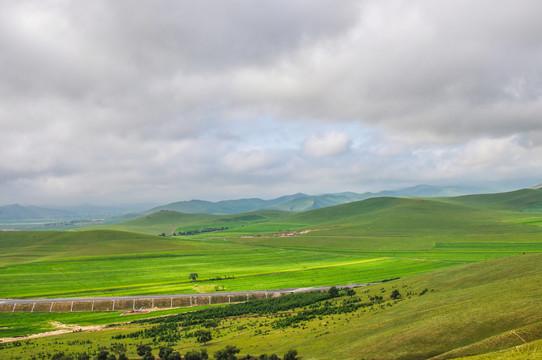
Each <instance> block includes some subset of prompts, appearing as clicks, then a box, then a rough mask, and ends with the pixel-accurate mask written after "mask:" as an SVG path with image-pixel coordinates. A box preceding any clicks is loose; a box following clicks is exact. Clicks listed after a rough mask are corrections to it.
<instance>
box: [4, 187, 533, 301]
mask: <svg viewBox="0 0 542 360" xmlns="http://www.w3.org/2000/svg"><path fill="white" fill-rule="evenodd" d="M538 219H540V220H541V221H542V217H540V218H538ZM536 220H537V218H536V216H533V214H525V213H517V212H516V213H514V212H509V211H494V210H488V209H480V208H475V207H472V206H470V205H469V206H467V205H464V204H458V203H452V202H450V200H449V199H445V200H438V199H437V200H434V199H396V198H374V199H368V200H365V201H361V202H355V203H350V204H344V205H340V206H335V207H330V208H323V209H318V210H313V211H309V212H305V213H295V214H290V213H285V212H281V211H259V212H253V213H247V214H235V215H194V214H180V213H175V212H170V211H166V212H159V213H156V214H153V215H149V216H146V217H144V218H141V219H137V220H133V221H129V222H126V223H123V224H116V225H112V228H111V229H101V230H97V229H95V228H90V229H89V230H86V231H71V232H12V233H0V246H1V248H2V249H3V252H2V254H1V255H0V283H2V287H0V297H26V298H28V297H62V296H76V295H79V296H90V295H134V294H136V295H137V294H169V293H192V292H211V291H214V288H215V286H220V287H222V286H224V288H225V289H226V290H249V289H274V288H282V287H286V288H290V287H305V286H312V285H342V284H349V283H364V282H373V281H379V280H383V279H389V278H394V277H402V276H407V275H411V274H416V273H421V272H427V271H432V270H435V269H439V268H443V267H448V266H453V265H458V264H462V263H469V262H478V261H485V260H489V259H493V258H499V257H505V256H511V255H517V254H521V253H533V252H541V251H542V245H541V244H542V242H541V241H540V240H541V238H542V227H540V226H538V225H536V224H533V223H534V222H535V221H536ZM205 227H228V229H227V230H225V231H217V232H212V233H205V234H199V235H196V236H176V237H161V236H156V235H150V234H157V233H159V232H164V231H165V230H166V229H169V230H167V231H178V230H179V229H185V230H192V229H201V228H205ZM304 229H307V230H310V232H308V233H303V234H298V235H297V236H292V237H277V236H275V235H273V234H276V233H280V232H285V231H293V230H295V231H301V230H304ZM125 230H131V231H142V232H144V233H142V232H127V231H125ZM374 259H380V260H378V261H370V262H366V260H374ZM192 272H197V273H198V274H199V275H200V278H199V280H200V281H198V282H197V283H196V284H194V283H192V282H190V281H189V279H188V275H189V274H190V273H192ZM225 276H230V277H231V276H233V277H235V278H234V279H229V280H227V281H226V280H209V279H212V278H217V277H225ZM205 280H207V281H205Z"/></svg>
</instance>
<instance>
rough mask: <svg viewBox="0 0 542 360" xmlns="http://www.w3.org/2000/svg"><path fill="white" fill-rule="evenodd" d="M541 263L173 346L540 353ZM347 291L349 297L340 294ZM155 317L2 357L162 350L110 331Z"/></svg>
mask: <svg viewBox="0 0 542 360" xmlns="http://www.w3.org/2000/svg"><path fill="white" fill-rule="evenodd" d="M540 263H542V254H532V255H520V256H512V257H507V258H502V259H495V260H491V261H487V262H480V263H474V264H467V265H461V266H456V267H453V268H446V269H440V270H436V271H433V272H431V273H425V274H418V275H414V276H411V277H405V278H403V279H400V280H395V281H390V282H387V283H385V284H378V285H373V286H370V287H364V288H359V289H357V290H356V295H355V298H360V299H361V301H363V302H367V301H369V298H370V297H373V296H382V298H383V301H382V302H381V303H375V304H373V305H372V306H370V307H367V308H361V309H359V310H357V311H355V312H353V313H347V314H339V315H326V316H321V317H316V318H314V319H311V320H307V321H302V322H301V323H298V324H297V325H295V326H290V327H288V328H285V329H276V328H274V327H273V326H272V324H273V323H274V321H276V320H277V319H280V317H242V318H231V319H222V321H221V322H220V325H219V326H218V327H217V328H212V329H211V331H212V335H213V340H211V341H210V342H209V343H208V344H207V345H205V346H203V345H200V344H197V343H196V342H195V339H194V338H191V337H186V336H185V337H183V338H181V339H180V340H179V341H176V342H174V343H170V344H169V345H170V346H173V347H174V348H175V349H176V350H178V351H181V352H182V353H183V354H184V353H186V352H187V351H188V350H191V349H200V348H205V349H207V350H208V352H209V354H211V356H212V354H213V353H214V352H215V351H216V350H218V349H221V348H223V347H224V346H226V345H235V346H237V347H239V348H241V349H242V351H241V354H240V355H241V356H244V355H246V354H253V355H258V354H262V353H272V352H275V353H277V354H279V355H282V354H284V353H285V352H286V351H287V350H289V349H291V348H294V349H297V350H298V351H299V353H300V355H301V356H302V357H303V359H337V358H340V359H363V358H365V359H404V360H406V359H428V358H434V359H452V358H460V357H465V356H467V355H469V356H472V355H482V354H486V355H484V356H485V357H484V356H482V357H479V358H474V359H504V358H506V356H507V355H511V356H513V357H511V358H517V359H524V358H536V356H537V355H540V340H541V339H542V318H541V317H540V314H541V313H542V303H540V301H539V299H540V298H541V297H542V288H540V286H539V285H540V283H541V281H542V274H540V265H539V264H540ZM426 289H427V290H426ZM393 290H398V291H399V292H400V293H401V295H402V297H401V299H400V300H391V299H390V294H391V293H392V291H393ZM345 300H348V297H346V298H340V299H338V300H336V301H334V303H335V304H339V303H341V302H342V301H345ZM298 311H302V309H298ZM283 316H288V315H283ZM289 316H292V315H289ZM149 326H150V325H128V326H127V325H123V326H121V327H112V328H110V329H108V330H106V331H102V332H96V333H74V334H69V335H64V336H62V337H51V338H42V339H35V340H31V341H28V342H22V343H21V346H18V347H13V348H12V347H10V348H5V349H2V350H0V356H1V357H3V358H11V356H13V358H16V356H21V355H20V354H25V356H27V357H21V358H22V359H24V358H30V357H31V356H34V355H37V354H38V353H40V352H41V351H43V349H47V350H48V351H50V352H53V351H54V350H62V351H70V352H77V351H83V350H84V351H88V350H89V349H90V351H97V349H98V348H99V347H100V346H110V345H111V343H113V342H120V343H122V344H124V345H126V347H127V348H128V354H129V355H130V356H134V357H135V356H136V355H135V348H136V345H137V344H139V343H141V342H143V343H149V344H150V345H151V346H152V347H153V348H154V349H158V348H159V346H164V345H166V343H164V342H160V341H159V340H157V341H156V342H154V341H153V339H141V338H139V339H138V338H133V339H132V338H126V339H120V340H112V338H111V337H112V336H113V335H117V334H130V333H133V332H134V331H137V330H139V329H142V328H148V327H149ZM195 329H197V328H192V329H190V330H189V331H194V330H195ZM515 334H519V335H520V336H521V337H522V338H523V339H524V341H526V342H527V344H525V342H524V341H523V340H521V339H520V338H519V337H518V336H517V335H515ZM516 346H519V348H518V349H519V350H516ZM512 349H514V351H512ZM156 353H157V350H155V354H156ZM529 356H531V357H529Z"/></svg>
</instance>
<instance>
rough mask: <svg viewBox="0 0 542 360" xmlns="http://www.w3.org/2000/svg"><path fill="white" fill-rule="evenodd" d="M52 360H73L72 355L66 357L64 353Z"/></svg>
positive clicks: (57, 354) (55, 355)
mask: <svg viewBox="0 0 542 360" xmlns="http://www.w3.org/2000/svg"><path fill="white" fill-rule="evenodd" d="M51 360H73V357H72V356H70V355H64V353H63V352H58V353H56V354H54V355H53V356H52V357H51Z"/></svg>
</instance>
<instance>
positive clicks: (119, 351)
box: [109, 343, 126, 355]
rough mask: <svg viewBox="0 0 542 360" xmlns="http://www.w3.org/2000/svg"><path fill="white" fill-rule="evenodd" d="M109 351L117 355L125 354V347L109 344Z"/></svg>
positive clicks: (118, 344)
mask: <svg viewBox="0 0 542 360" xmlns="http://www.w3.org/2000/svg"><path fill="white" fill-rule="evenodd" d="M109 349H111V351H112V352H114V353H115V354H117V355H120V354H124V353H125V352H126V346H124V345H123V344H120V343H114V344H111V346H110V347H109Z"/></svg>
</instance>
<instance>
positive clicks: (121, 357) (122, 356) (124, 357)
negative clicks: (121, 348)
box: [119, 354, 128, 360]
mask: <svg viewBox="0 0 542 360" xmlns="http://www.w3.org/2000/svg"><path fill="white" fill-rule="evenodd" d="M119 360H128V357H127V356H126V354H120V355H119Z"/></svg>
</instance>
